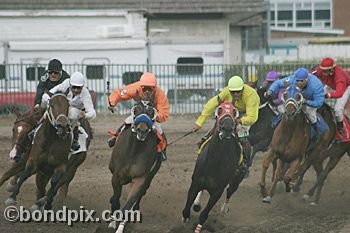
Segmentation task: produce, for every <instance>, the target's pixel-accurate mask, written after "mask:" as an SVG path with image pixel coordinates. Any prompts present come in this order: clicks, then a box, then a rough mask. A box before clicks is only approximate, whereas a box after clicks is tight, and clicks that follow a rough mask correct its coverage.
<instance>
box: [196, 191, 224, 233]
mask: <svg viewBox="0 0 350 233" xmlns="http://www.w3.org/2000/svg"><path fill="white" fill-rule="evenodd" d="M224 189H225V187H222V188H220V189H219V190H215V191H214V192H211V193H210V192H209V193H210V197H209V200H208V203H207V206H206V207H205V208H204V209H203V211H202V212H201V213H200V215H199V223H198V224H197V226H196V228H195V231H194V232H195V233H200V232H201V231H202V226H203V224H204V223H205V221H207V219H208V215H209V212H210V210H211V209H212V208H213V207H214V205H215V204H216V202H217V201H218V200H219V199H220V197H221V195H222V193H223V192H224Z"/></svg>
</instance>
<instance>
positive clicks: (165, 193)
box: [0, 115, 350, 233]
mask: <svg viewBox="0 0 350 233" xmlns="http://www.w3.org/2000/svg"><path fill="white" fill-rule="evenodd" d="M122 120H123V117H120V116H111V115H109V116H103V115H99V116H98V117H97V119H96V120H95V121H93V122H92V126H93V128H94V136H95V137H94V140H93V141H92V144H91V147H90V150H89V152H88V156H87V159H86V161H85V162H84V163H83V164H82V165H81V166H80V167H79V169H78V172H77V174H76V177H75V178H74V180H73V182H72V184H71V186H70V190H69V194H68V198H67V199H66V201H65V205H66V206H67V208H69V209H72V210H74V209H75V210H79V209H80V206H84V208H85V209H88V210H96V211H97V214H96V216H99V215H100V213H101V212H102V211H103V210H108V209H110V205H109V198H110V196H111V194H112V186H111V181H110V180H111V174H110V172H109V170H108V163H109V159H110V154H111V149H110V148H108V147H107V144H106V140H107V135H106V131H107V130H108V129H114V128H115V126H116V125H120V124H121V122H122ZM194 120H195V116H194V115H191V116H173V117H172V118H171V119H170V120H169V121H168V122H167V123H165V124H164V126H163V128H164V130H165V132H166V133H167V136H168V140H169V141H172V140H174V139H176V138H178V137H180V136H181V135H183V134H184V133H185V132H187V131H188V130H189V129H190V128H191V127H192V124H193V122H194ZM13 121H14V116H4V117H1V118H0V152H1V153H0V154H1V157H0V172H1V173H3V172H4V171H5V169H7V167H9V165H10V162H9V158H8V154H9V151H10V147H11V135H12V123H13ZM211 124H212V123H211V122H208V123H207V125H206V128H205V129H202V130H201V131H200V132H199V133H197V134H193V135H190V136H188V137H187V138H184V139H183V140H180V141H179V142H177V143H176V144H175V145H172V146H170V147H169V148H168V160H167V161H166V162H165V163H163V164H162V167H161V169H160V171H159V173H158V174H157V175H156V177H155V179H154V180H153V183H152V184H151V187H150V189H149V190H148V192H147V194H146V196H145V197H144V199H143V201H142V203H141V211H142V223H134V224H129V225H128V227H127V228H126V231H125V232H138V233H165V232H171V233H187V232H193V227H194V224H195V222H196V221H197V219H198V213H194V212H192V219H191V222H190V223H188V224H186V225H184V224H183V223H182V222H181V211H182V208H183V207H184V204H185V200H186V196H187V190H188V187H189V184H190V179H191V175H192V171H193V167H194V163H195V160H196V156H195V151H196V146H195V145H194V144H195V142H196V141H198V139H199V138H200V137H201V135H202V134H204V132H205V130H206V129H208V128H209V127H210V126H211ZM261 161H262V154H258V155H257V156H256V159H255V161H254V164H253V167H252V169H251V173H250V176H249V177H248V178H247V179H245V180H244V181H243V182H242V184H241V186H240V187H239V189H238V191H237V192H236V193H235V194H234V195H233V197H232V199H231V202H230V205H229V206H230V211H229V212H228V213H227V214H225V215H224V214H221V213H220V206H221V204H222V202H223V198H221V199H220V201H219V202H218V204H217V205H216V206H215V207H214V208H213V210H212V211H211V213H210V215H209V220H208V221H207V224H206V225H205V226H204V229H203V232H222V233H229V232H235V233H337V232H340V233H350V185H349V184H350V181H349V179H350V169H349V167H350V159H349V157H348V156H344V157H343V158H342V160H341V162H340V163H339V164H338V166H337V167H336V168H335V170H334V171H333V173H331V175H330V176H329V178H328V179H327V181H326V184H325V187H324V191H323V195H322V196H321V202H320V204H318V205H317V206H310V205H309V204H308V203H307V202H304V201H303V200H302V198H301V196H302V192H301V193H300V194H298V193H284V191H283V186H278V187H277V192H276V195H275V196H274V198H273V200H272V203H271V204H264V203H262V201H261V197H260V196H259V189H258V186H257V184H258V182H259V179H260V171H261ZM268 174H269V175H270V174H271V172H268ZM269 180H270V178H269ZM313 180H314V172H313V171H309V172H308V173H307V175H306V177H305V181H304V185H303V187H302V188H303V190H302V191H305V190H306V188H308V187H309V186H310V185H311V183H312V182H313ZM269 184H270V183H268V185H269ZM4 186H5V185H4ZM4 186H3V187H1V188H0V202H1V203H0V210H1V212H3V211H4V209H5V205H4V204H3V203H4V201H5V200H6V198H7V197H8V195H9V194H8V193H7V191H6V190H5V187H4ZM123 191H124V192H123V196H122V204H123V203H124V201H125V198H126V192H125V191H127V188H125V189H124V190H123ZM205 196H207V195H205ZM34 199H35V178H34V177H31V178H30V179H29V180H28V181H27V182H26V183H25V184H24V185H23V187H22V190H21V193H20V194H19V196H18V205H23V206H24V207H25V208H29V207H30V206H31V205H32V204H33V201H34ZM204 200H205V198H204V199H203V201H204ZM203 204H204V202H203V203H202V205H203ZM106 226H107V224H106V223H105V222H102V223H81V222H80V223H74V225H73V226H71V227H70V226H67V224H65V223H34V222H31V223H19V222H16V223H10V222H8V221H7V220H5V218H4V216H3V213H1V214H0V232H1V233H5V232H9V233H10V232H11V233H19V232H21V233H22V232H26V233H31V232H35V233H36V232H47V233H56V232H57V233H66V232H67V233H68V232H72V233H73V232H74V233H89V232H91V233H94V232H104V233H108V232H114V231H112V230H110V229H106Z"/></svg>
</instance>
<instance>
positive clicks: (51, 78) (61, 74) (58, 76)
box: [34, 59, 69, 110]
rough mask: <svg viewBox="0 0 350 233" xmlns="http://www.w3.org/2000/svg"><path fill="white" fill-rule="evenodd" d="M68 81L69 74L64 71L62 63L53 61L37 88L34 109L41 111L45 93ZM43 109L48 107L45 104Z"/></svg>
mask: <svg viewBox="0 0 350 233" xmlns="http://www.w3.org/2000/svg"><path fill="white" fill-rule="evenodd" d="M66 79H69V74H68V73H67V72H66V71H64V70H62V63H61V62H60V61H59V60H57V59H52V60H51V61H50V62H49V65H48V69H47V70H46V71H45V73H44V75H43V76H42V77H41V78H40V81H39V84H38V86H37V88H36V95H35V100H34V109H36V110H38V109H39V107H40V105H41V98H42V96H43V94H44V93H45V91H49V90H50V89H52V88H53V87H55V86H56V85H58V84H60V83H62V82H63V81H64V80H66ZM41 107H43V108H45V107H46V105H45V104H43V106H41Z"/></svg>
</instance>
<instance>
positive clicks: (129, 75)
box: [122, 71, 143, 85]
mask: <svg viewBox="0 0 350 233" xmlns="http://www.w3.org/2000/svg"><path fill="white" fill-rule="evenodd" d="M142 74H143V72H141V71H136V72H133V71H129V72H124V73H123V75H122V80H123V84H124V85H129V84H130V83H134V82H137V81H139V80H140V78H141V76H142Z"/></svg>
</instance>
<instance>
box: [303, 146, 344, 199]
mask: <svg viewBox="0 0 350 233" xmlns="http://www.w3.org/2000/svg"><path fill="white" fill-rule="evenodd" d="M346 153H347V154H348V156H349V157H350V142H341V143H334V144H333V145H332V146H331V147H330V148H329V150H327V151H324V152H323V154H325V155H324V156H322V157H323V158H326V157H329V160H328V162H327V164H326V167H325V168H324V170H322V171H321V172H320V173H319V174H318V176H317V181H316V183H315V184H314V185H313V186H312V187H311V189H310V190H309V191H308V192H307V194H305V195H304V197H303V198H304V199H309V198H310V197H313V196H314V194H315V192H316V194H315V196H314V198H313V201H312V202H311V203H310V204H311V205H316V204H317V203H318V202H319V201H320V197H321V191H322V188H323V185H324V182H325V180H326V179H327V177H328V175H329V173H330V172H331V171H332V170H333V169H334V168H335V167H336V165H337V164H338V162H339V161H340V159H341V158H342V157H343V156H344V155H345V154H346ZM321 165H322V163H321Z"/></svg>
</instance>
